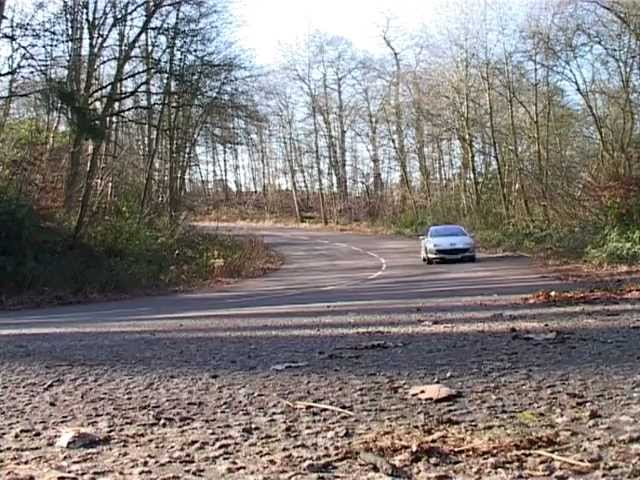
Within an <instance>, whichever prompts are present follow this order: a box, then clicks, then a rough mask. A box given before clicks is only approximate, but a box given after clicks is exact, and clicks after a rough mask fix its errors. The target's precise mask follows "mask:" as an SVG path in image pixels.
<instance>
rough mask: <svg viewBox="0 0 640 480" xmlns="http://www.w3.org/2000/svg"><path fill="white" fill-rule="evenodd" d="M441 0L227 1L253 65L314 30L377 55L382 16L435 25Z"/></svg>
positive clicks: (406, 25) (402, 24) (410, 26)
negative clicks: (344, 39) (349, 42)
mask: <svg viewBox="0 0 640 480" xmlns="http://www.w3.org/2000/svg"><path fill="white" fill-rule="evenodd" d="M447 3H450V2H447V1H446V0H233V4H232V12H233V13H234V14H235V15H236V17H237V20H238V21H239V22H240V31H239V33H238V40H239V41H240V44H241V45H242V46H243V47H245V48H247V49H250V50H253V51H254V53H255V56H256V61H257V62H258V63H259V64H263V65H268V64H273V63H277V61H278V58H279V51H280V45H282V44H289V45H291V44H295V43H296V41H300V40H303V39H304V38H305V37H306V36H307V35H308V34H309V33H311V32H313V31H314V30H321V31H323V32H326V33H330V34H334V35H341V36H344V37H346V38H348V39H350V40H351V41H352V42H353V44H354V45H355V47H356V48H361V49H366V50H370V51H373V52H375V51H380V50H382V49H383V47H384V44H383V43H382V39H381V37H380V34H381V31H382V28H383V27H384V25H385V23H386V18H388V17H389V18H392V19H393V22H392V26H393V27H394V28H398V29H402V30H405V31H411V30H414V29H416V28H418V27H420V26H421V25H422V24H426V23H429V22H430V21H435V19H436V18H437V15H438V11H440V10H441V9H442V8H443V6H444V5H446V4H447Z"/></svg>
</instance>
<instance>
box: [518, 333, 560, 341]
mask: <svg viewBox="0 0 640 480" xmlns="http://www.w3.org/2000/svg"><path fill="white" fill-rule="evenodd" d="M517 338H521V339H523V340H533V341H535V342H546V341H549V340H555V339H556V338H558V332H547V333H525V334H524V335H517Z"/></svg>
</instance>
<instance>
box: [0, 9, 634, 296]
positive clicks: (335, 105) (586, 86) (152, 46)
mask: <svg viewBox="0 0 640 480" xmlns="http://www.w3.org/2000/svg"><path fill="white" fill-rule="evenodd" d="M522 5H523V4H518V5H517V6H516V5H515V4H512V3H511V2H508V1H500V0H492V1H489V0H487V1H483V2H479V1H478V2H458V3H455V2H454V3H453V4H452V6H451V8H450V11H448V12H445V13H443V14H442V15H443V16H442V21H439V22H437V23H435V22H434V24H433V25H424V26H423V27H422V28H420V29H418V30H416V31H403V30H402V29H400V28H399V27H398V26H397V22H396V21H395V19H394V18H393V16H392V15H390V16H388V17H387V18H386V19H385V21H384V22H382V23H381V25H380V32H379V33H380V44H381V48H380V50H379V51H376V52H368V51H362V50H360V49H358V48H356V47H355V46H354V45H353V44H352V42H351V41H350V40H349V39H348V38H344V37H338V36H335V35H330V34H327V33H324V32H320V31H314V32H310V33H309V34H308V35H307V36H306V38H303V39H300V40H299V42H298V43H296V44H295V45H285V46H283V48H282V52H281V55H280V58H281V60H280V62H278V64H276V65H257V64H256V63H255V61H254V60H253V59H252V55H251V52H248V51H246V50H245V49H243V48H242V47H241V46H240V45H239V44H238V42H237V40H236V35H235V33H236V29H237V19H236V18H234V16H233V14H232V9H231V8H230V2H229V1H226V0H58V1H52V2H39V1H31V2H23V3H16V4H12V3H10V2H8V3H7V2H5V1H2V2H0V13H2V17H1V22H2V23H1V24H0V37H1V39H0V42H1V45H2V47H1V48H0V152H1V154H0V225H1V228H0V286H2V287H3V289H4V290H7V289H9V288H18V289H21V288H43V289H46V288H49V287H47V284H46V282H47V281H48V282H49V283H52V282H53V283H56V282H58V281H59V278H58V277H56V276H51V274H50V273H47V272H50V271H52V270H56V268H57V267H56V266H55V265H58V267H59V269H62V270H65V269H66V270H71V271H70V272H68V277H69V278H68V279H67V280H68V281H69V282H70V283H72V284H74V285H75V287H74V288H80V287H83V288H84V282H85V279H84V277H83V275H84V274H83V273H82V271H83V270H82V268H84V267H82V265H85V266H86V264H83V262H71V263H74V264H75V266H74V268H70V266H69V263H70V262H69V259H70V258H77V255H79V254H78V252H79V251H80V252H85V254H83V255H85V256H87V255H88V258H89V260H87V262H88V264H91V265H92V268H93V270H99V271H100V274H99V275H98V274H97V273H96V275H98V276H100V277H101V278H102V280H101V283H100V284H99V285H97V286H95V288H96V289H98V290H101V289H113V288H115V287H116V285H115V284H114V283H113V282H114V281H113V274H114V272H116V271H119V269H120V268H121V267H122V265H121V264H122V263H124V264H125V267H126V268H125V269H126V270H127V272H128V273H127V275H125V276H128V277H127V278H129V277H131V275H132V272H135V274H136V275H137V276H138V277H140V278H141V279H142V278H148V277H153V278H154V279H156V281H157V279H159V278H161V277H162V278H164V277H163V275H165V273H166V274H167V278H169V277H171V279H172V280H171V281H172V282H173V281H176V279H178V278H180V276H181V275H182V274H177V273H175V272H176V258H175V257H176V256H177V255H173V257H172V258H167V256H168V253H167V252H169V251H177V250H179V249H180V248H181V247H180V246H181V245H182V244H183V241H184V236H185V230H184V228H183V226H184V225H185V223H186V222H187V221H188V219H189V218H192V217H193V215H205V216H207V218H211V219H214V220H215V219H222V218H224V219H231V220H239V219H249V220H265V219H272V220H273V219H276V220H280V221H285V220H286V221H291V222H297V223H303V222H305V223H308V222H312V223H319V224H324V225H330V224H337V225H342V226H344V225H347V226H348V225H352V224H365V225H369V226H372V227H381V228H385V229H387V230H388V231H395V232H402V233H407V234H411V235H415V234H416V233H418V232H420V231H421V230H422V229H423V228H424V227H425V226H426V225H428V224H431V223H438V222H459V223H462V224H464V225H465V226H467V227H469V228H470V229H472V230H474V231H476V232H477V235H478V238H479V239H480V242H481V244H484V245H486V246H492V247H500V248H506V249H514V250H521V251H527V250H528V251H537V252H554V253H558V254H560V255H564V256H570V257H575V258H584V259H586V260H588V261H590V262H595V263H597V264H612V263H634V262H637V261H638V260H640V228H638V220H639V219H640V177H638V174H639V172H638V169H639V168H638V162H639V155H638V153H639V150H638V142H639V140H640V137H639V136H638V133H639V132H638V126H639V123H638V119H637V116H638V114H639V113H640V112H639V108H640V104H639V103H638V102H639V100H640V96H639V86H640V85H639V82H640V56H639V53H640V4H639V3H638V2H635V1H619V0H555V1H531V2H529V3H527V4H526V5H525V7H523V6H522ZM192 237H193V235H191V234H189V238H190V240H189V241H188V242H187V243H190V244H193V245H192V249H190V250H189V255H192V256H193V258H195V259H197V260H195V262H196V263H197V264H198V267H197V271H198V273H197V275H196V276H204V277H206V276H207V275H209V272H210V270H211V269H212V268H218V267H219V266H220V265H222V264H223V263H224V262H225V260H224V258H223V257H224V256H225V255H227V253H226V252H228V251H237V250H238V249H242V247H238V246H237V245H236V246H235V247H233V248H230V247H229V245H228V244H227V243H228V242H229V241H230V240H229V239H221V238H218V239H217V240H215V241H216V242H223V243H224V245H223V246H219V245H217V244H216V245H217V246H214V247H212V246H211V245H208V244H207V245H206V247H202V248H201V247H199V246H198V245H199V242H200V243H205V244H206V243H207V242H208V241H204V240H202V239H200V237H198V238H199V239H200V240H199V241H195V242H194V240H193V238H192ZM209 241H213V240H209ZM225 242H227V243H225ZM225 249H226V250H225ZM89 251H90V252H91V253H88V252H89ZM212 252H213V253H212ZM221 252H222V253H221ZM189 255H187V257H189ZM229 255H231V254H229ZM96 258H100V259H101V260H100V261H98V260H96ZM127 258H128V259H131V258H138V259H144V260H139V261H137V262H134V264H129V263H127V261H125V259H127ZM189 258H190V257H189ZM114 259H117V260H118V262H120V263H118V265H116V266H114V264H113V261H114ZM56 262H58V263H56ZM100 262H103V263H100ZM104 262H106V263H104ZM180 262H184V260H183V259H181V260H180ZM154 263H156V264H162V265H164V267H162V268H161V269H160V270H157V269H154V270H153V272H148V271H140V270H141V269H145V268H148V265H149V264H154ZM187 263H188V264H189V265H191V264H193V262H191V261H189V262H187ZM96 265H97V266H96ZM105 265H107V266H105ZM107 267H108V268H107ZM182 267H185V268H186V269H187V270H189V267H187V266H185V265H178V270H179V269H180V268H182ZM105 272H106V273H105ZM171 272H172V273H171ZM185 275H187V276H189V274H185ZM45 277H46V278H49V280H45ZM43 282H44V283H43ZM74 282H75V283H74ZM144 283H145V282H144V281H142V280H141V284H144ZM127 285H128V284H127V281H124V280H123V282H120V283H118V286H119V288H120V287H122V288H124V286H127Z"/></svg>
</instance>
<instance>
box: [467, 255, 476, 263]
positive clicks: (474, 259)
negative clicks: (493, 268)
mask: <svg viewBox="0 0 640 480" xmlns="http://www.w3.org/2000/svg"><path fill="white" fill-rule="evenodd" d="M469 261H470V262H472V263H475V261H476V256H475V255H473V256H471V257H469Z"/></svg>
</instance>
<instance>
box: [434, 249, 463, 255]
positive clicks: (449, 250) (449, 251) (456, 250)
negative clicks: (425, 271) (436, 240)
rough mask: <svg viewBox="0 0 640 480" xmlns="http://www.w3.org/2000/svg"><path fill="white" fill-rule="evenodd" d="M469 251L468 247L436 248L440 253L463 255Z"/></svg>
mask: <svg viewBox="0 0 640 480" xmlns="http://www.w3.org/2000/svg"><path fill="white" fill-rule="evenodd" d="M467 252H469V249H468V248H443V249H437V250H436V253H437V254H438V255H462V254H464V253H467Z"/></svg>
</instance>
